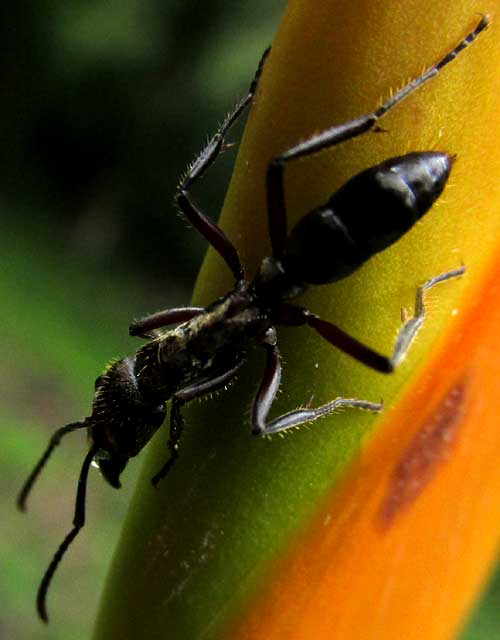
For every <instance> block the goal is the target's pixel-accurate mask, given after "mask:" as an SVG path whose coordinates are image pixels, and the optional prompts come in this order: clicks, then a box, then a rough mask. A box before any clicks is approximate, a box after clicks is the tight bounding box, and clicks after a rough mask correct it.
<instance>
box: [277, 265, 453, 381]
mask: <svg viewBox="0 0 500 640" xmlns="http://www.w3.org/2000/svg"><path fill="white" fill-rule="evenodd" d="M464 273H465V267H460V268H459V269H454V270H453V271H447V272H446V273H442V274H440V275H439V276H436V277H434V278H431V279H430V280H427V282H425V283H424V284H423V285H422V286H420V287H418V289H417V295H416V300H415V312H414V315H413V316H412V317H411V318H409V319H408V320H406V322H405V323H404V324H403V326H402V327H401V329H400V330H399V333H398V336H397V338H396V343H395V345H394V350H393V352H392V356H390V357H388V356H384V355H382V354H380V353H378V352H377V351H375V350H374V349H371V348H370V347H367V346H366V345H365V344H363V343H362V342H360V341H359V340H356V338H353V337H352V336H350V335H349V334H348V333H346V332H345V331H343V330H342V329H339V327H337V326H335V325H334V324H332V323H331V322H328V321H327V320H322V319H321V318H320V317H319V316H317V315H316V314H314V313H312V312H311V311H309V310H308V309H303V308H301V307H297V306H295V305H292V304H283V305H281V307H280V309H279V310H278V318H277V321H278V322H280V323H282V324H288V325H295V326H297V325H303V324H308V325H309V326H310V327H312V328H313V329H315V330H316V331H317V332H318V333H319V334H320V335H321V336H322V337H323V338H325V340H327V341H328V342H329V343H330V344H332V345H333V346H334V347H337V348H338V349H340V350H341V351H343V352H344V353H347V354H348V355H350V356H352V357H353V358H355V359H356V360H358V361H359V362H362V363H363V364H365V365H367V366H368V367H370V368H371V369H375V370H376V371H380V372H381V373H392V372H393V371H394V369H396V367H398V366H399V365H400V364H401V362H403V360H404V359H405V358H406V355H407V354H408V351H409V349H410V347H411V344H412V342H413V340H414V339H415V337H416V335H417V333H418V332H419V331H420V329H421V327H422V325H423V323H424V320H425V316H426V308H425V301H424V296H425V293H426V292H427V291H429V289H432V288H433V287H435V286H436V285H437V284H440V283H442V282H446V281H447V280H451V279H453V278H458V277H460V276H461V275H463V274H464Z"/></svg>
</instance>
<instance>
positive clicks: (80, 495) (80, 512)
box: [36, 445, 98, 622]
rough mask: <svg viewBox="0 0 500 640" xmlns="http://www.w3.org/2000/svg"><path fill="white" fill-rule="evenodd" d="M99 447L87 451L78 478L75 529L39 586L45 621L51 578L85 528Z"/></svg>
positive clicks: (38, 600) (41, 616)
mask: <svg viewBox="0 0 500 640" xmlns="http://www.w3.org/2000/svg"><path fill="white" fill-rule="evenodd" d="M97 449H98V447H97V446H96V445H94V446H92V447H91V448H90V450H89V452H88V453H87V455H86V456H85V460H84V461H83V464H82V469H81V471H80V477H79V478H78V489H77V492H76V505H75V515H74V518H73V529H71V531H70V532H69V533H68V535H67V536H66V537H65V538H64V540H63V541H62V543H61V545H60V547H59V549H58V550H57V551H56V553H55V555H54V557H53V558H52V561H51V563H50V564H49V566H48V568H47V571H46V572H45V574H44V576H43V578H42V581H41V583H40V586H39V588H38V594H37V598H36V606H37V610H38V615H39V616H40V618H41V619H42V620H43V621H44V622H48V621H49V618H48V616H47V604H46V600H47V591H48V589H49V586H50V583H51V580H52V578H53V576H54V573H55V571H56V569H57V566H58V565H59V563H60V562H61V558H62V557H63V555H64V554H65V552H66V550H67V548H68V547H69V545H70V544H71V543H72V542H73V540H74V539H75V538H76V536H77V534H78V532H79V531H80V529H82V528H83V526H84V524H85V495H86V492H87V479H88V475H89V469H90V465H91V463H92V460H93V458H94V456H95V454H96V453H97Z"/></svg>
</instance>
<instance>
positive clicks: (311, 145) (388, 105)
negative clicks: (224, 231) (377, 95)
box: [266, 16, 489, 259]
mask: <svg viewBox="0 0 500 640" xmlns="http://www.w3.org/2000/svg"><path fill="white" fill-rule="evenodd" d="M488 24H489V19H488V17H487V16H483V17H482V18H481V20H480V22H479V23H478V24H477V26H476V27H475V28H474V29H473V30H472V31H471V32H470V33H468V34H467V35H466V36H465V38H463V39H462V40H461V41H460V42H459V44H458V45H457V46H456V47H455V48H454V49H452V50H451V51H449V52H448V53H447V54H446V55H445V56H444V57H443V58H441V60H440V61H439V62H437V63H436V64H434V65H433V66H432V67H429V68H428V69H427V70H426V71H424V73H422V75H420V76H418V77H417V78H415V79H414V80H412V81H411V82H409V83H408V84H406V85H405V86H404V87H402V88H401V89H400V90H399V91H397V92H396V93H395V94H394V95H393V96H391V97H390V98H389V99H388V100H387V101H386V102H384V103H383V104H382V105H381V106H380V107H378V109H375V110H374V111H372V112H371V113H368V114H366V115H363V116H360V117H359V118H354V119H353V120H349V121H348V122H344V123H342V124H339V125H336V126H333V127H331V128H329V129H326V130H325V131H322V132H321V133H318V134H316V135H314V136H312V137H310V138H308V139H307V140H305V141H304V142H301V143H299V144H298V145H296V146H294V147H292V148H291V149H288V151H286V152H285V153H283V154H281V155H280V156H277V157H276V158H274V159H273V160H271V162H270V163H269V166H268V169H267V184H266V188H267V212H268V221H269V222H268V224H269V235H270V238H271V246H272V250H273V256H274V257H275V258H278V259H279V258H280V257H281V256H282V255H283V251H284V248H285V242H286V238H287V235H288V234H287V216H286V204H285V189H284V171H285V167H286V164H287V163H288V162H289V161H290V160H296V159H298V158H305V157H307V156H310V155H313V154H315V153H318V152H320V151H323V150H325V149H328V148H330V147H333V146H335V145H337V144H340V143H341V142H345V141H346V140H351V139H352V138H356V137H357V136H360V135H362V134H363V133H366V132H367V131H369V130H370V129H373V127H374V126H375V124H376V123H377V121H378V120H379V119H380V118H381V117H382V116H383V115H385V114H386V113H387V112H388V111H389V110H390V109H392V108H393V107H395V106H396V105H397V104H398V103H399V102H401V100H403V99H404V98H406V96H408V95H409V94H410V93H413V91H415V90H416V89H418V88H419V87H421V86H422V85H423V84H424V83H425V82H427V80H430V79H431V78H433V77H434V76H436V75H437V74H438V73H439V72H440V71H441V70H442V69H443V67H445V66H446V65H447V64H449V63H450V62H451V61H452V60H454V59H455V58H456V57H457V55H458V54H459V53H460V52H461V51H463V50H464V49H466V48H467V47H468V46H469V45H470V44H471V43H472V42H473V41H474V40H475V39H476V38H477V36H478V35H479V34H480V33H481V32H482V31H483V30H484V29H486V28H487V27H488Z"/></svg>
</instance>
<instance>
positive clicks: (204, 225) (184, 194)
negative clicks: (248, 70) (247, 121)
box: [175, 48, 270, 280]
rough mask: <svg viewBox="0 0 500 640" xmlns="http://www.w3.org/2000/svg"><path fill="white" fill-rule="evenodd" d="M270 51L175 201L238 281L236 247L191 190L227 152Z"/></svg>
mask: <svg viewBox="0 0 500 640" xmlns="http://www.w3.org/2000/svg"><path fill="white" fill-rule="evenodd" d="M269 51H270V48H269V49H266V51H265V52H264V55H263V56H262V58H261V60H260V62H259V66H258V67H257V71H256V73H255V77H254V79H253V80H252V83H251V85H250V88H249V90H248V94H247V95H246V97H245V98H243V99H242V100H241V101H240V102H238V104H237V105H236V106H235V107H234V109H233V110H232V111H231V112H230V113H229V115H228V116H227V117H226V119H225V120H224V122H223V123H222V125H221V126H220V128H219V130H218V131H217V133H216V134H215V135H214V136H213V137H212V139H211V140H210V141H209V143H208V144H207V146H206V147H205V148H204V149H203V150H202V152H201V153H200V155H199V156H198V157H197V158H196V160H195V161H194V162H193V163H192V164H191V165H190V166H189V167H188V170H187V172H186V174H185V175H184V176H183V177H182V179H181V181H180V183H179V185H178V187H177V192H176V194H175V201H176V203H177V206H178V207H179V209H180V211H181V212H182V213H183V214H184V216H185V217H186V218H187V219H188V220H189V222H190V223H191V224H192V225H193V227H194V228H195V229H196V230H197V231H198V232H199V233H201V235H202V236H203V237H204V238H205V239H206V240H207V241H208V242H209V244H211V245H212V247H213V248H214V249H215V250H216V251H217V252H218V253H219V255H220V256H221V257H222V258H223V260H224V261H225V262H226V264H227V266H228V267H229V268H230V269H231V271H232V272H233V274H234V277H235V278H236V280H243V279H244V278H245V271H244V269H243V267H242V265H241V262H240V258H239V255H238V251H237V250H236V247H235V246H234V245H233V244H232V242H231V241H230V240H229V239H228V237H227V236H226V234H225V233H224V231H222V229H221V228H220V227H219V226H218V225H217V224H215V223H213V222H212V221H211V220H209V218H207V216H206V215H205V213H204V212H203V211H202V210H201V209H200V208H199V207H198V206H197V205H196V204H195V203H194V202H193V200H192V198H191V196H190V194H189V191H188V189H189V187H190V186H191V185H192V184H193V183H194V182H195V181H196V180H197V179H198V178H200V176H202V175H203V174H204V173H205V171H206V170H207V169H208V167H209V166H210V165H211V164H212V163H213V162H215V160H216V159H217V156H218V155H219V153H220V152H221V151H222V150H223V149H224V140H225V136H226V135H227V133H228V131H229V130H230V128H231V127H232V126H233V124H234V123H235V122H236V121H237V120H238V118H239V117H240V116H241V114H242V113H243V112H244V110H245V108H246V107H247V106H248V105H249V104H250V103H251V102H252V100H253V97H254V95H255V91H256V89H257V85H258V82H259V79H260V76H261V74H262V69H263V67H264V62H265V59H266V58H267V56H268V54H269Z"/></svg>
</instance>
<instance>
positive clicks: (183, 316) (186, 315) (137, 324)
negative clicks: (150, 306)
mask: <svg viewBox="0 0 500 640" xmlns="http://www.w3.org/2000/svg"><path fill="white" fill-rule="evenodd" d="M204 311H205V309H204V307H179V308H177V309H165V310H164V311H158V312H157V313H152V314H151V315H150V316H146V317H145V318H141V320H135V321H134V322H132V324H131V325H130V326H129V328H128V330H129V333H130V335H131V336H139V337H140V338H151V335H150V331H154V330H155V329H161V328H162V327H165V326H167V325H169V324H178V323H181V322H187V321H188V320H191V319H192V318H196V316H199V315H201V314H202V313H204Z"/></svg>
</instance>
